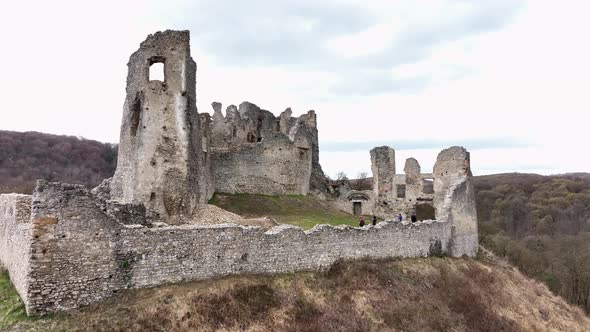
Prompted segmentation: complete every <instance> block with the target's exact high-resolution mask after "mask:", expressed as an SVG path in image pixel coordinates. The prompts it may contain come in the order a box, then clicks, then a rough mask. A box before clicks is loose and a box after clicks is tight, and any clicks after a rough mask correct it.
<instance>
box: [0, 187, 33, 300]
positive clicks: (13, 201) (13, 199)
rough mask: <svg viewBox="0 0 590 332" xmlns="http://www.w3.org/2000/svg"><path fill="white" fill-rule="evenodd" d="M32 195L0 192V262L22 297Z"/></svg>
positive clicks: (25, 272) (28, 248)
mask: <svg viewBox="0 0 590 332" xmlns="http://www.w3.org/2000/svg"><path fill="white" fill-rule="evenodd" d="M30 218H31V195H20V194H1V195H0V265H1V266H3V267H4V268H6V270H8V274H9V275H10V280H12V283H13V284H14V287H15V288H16V291H17V292H18V294H19V295H20V296H21V298H23V299H26V298H27V290H28V284H29V279H28V275H27V272H28V268H29V265H28V262H29V251H30V249H31V222H30Z"/></svg>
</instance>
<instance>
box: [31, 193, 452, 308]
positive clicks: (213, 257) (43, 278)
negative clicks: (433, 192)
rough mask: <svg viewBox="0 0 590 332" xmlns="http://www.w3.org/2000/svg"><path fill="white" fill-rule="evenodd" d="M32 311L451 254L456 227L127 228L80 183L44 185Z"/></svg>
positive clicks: (38, 207)
mask: <svg viewBox="0 0 590 332" xmlns="http://www.w3.org/2000/svg"><path fill="white" fill-rule="evenodd" d="M33 200H34V203H33V210H34V213H33V220H36V223H37V224H38V225H39V226H38V227H37V232H36V234H37V236H38V237H37V238H36V239H35V240H34V245H33V254H32V256H31V274H30V276H31V281H30V287H29V292H28V293H29V299H28V300H27V301H26V303H27V310H28V312H29V313H30V314H33V313H34V314H40V313H47V312H54V311H61V310H66V309H71V308H75V307H78V306H81V305H86V304H89V303H93V302H97V301H100V300H102V299H104V298H107V297H109V296H112V295H113V294H114V293H115V292H117V291H119V290H121V289H126V288H141V287H149V286H156V285H160V284H165V283H172V282H180V281H189V280H198V279H205V278H211V277H216V276H223V275H229V274H241V273H282V272H295V271H303V270H318V269H321V268H323V267H326V266H329V265H330V264H332V263H334V262H335V261H337V260H338V259H356V258H364V257H369V258H385V257H417V256H427V255H429V254H433V253H435V251H433V250H435V249H436V248H437V247H440V248H441V250H443V251H445V250H447V247H448V245H449V238H450V227H449V226H450V224H447V223H437V222H433V223H418V224H415V225H402V224H399V223H385V222H384V223H380V224H378V225H377V226H376V227H372V226H368V227H364V228H352V227H349V226H339V227H332V226H326V225H322V226H316V228H314V229H312V230H310V231H307V232H304V231H303V230H302V229H300V228H298V227H295V226H289V225H281V226H277V227H274V228H272V229H271V230H269V231H265V230H263V229H261V228H258V227H243V226H231V225H216V226H196V225H190V226H170V227H162V228H148V227H143V226H139V225H136V226H131V225H123V224H121V223H118V222H116V221H115V220H113V219H112V218H111V217H109V216H108V215H107V214H105V213H104V212H103V211H102V209H101V203H100V201H99V200H98V199H97V198H95V197H93V196H92V194H90V193H89V192H88V191H87V190H86V189H85V188H83V187H82V186H77V185H67V184H61V183H47V182H44V181H40V182H38V187H37V189H36V191H35V193H34V199H33Z"/></svg>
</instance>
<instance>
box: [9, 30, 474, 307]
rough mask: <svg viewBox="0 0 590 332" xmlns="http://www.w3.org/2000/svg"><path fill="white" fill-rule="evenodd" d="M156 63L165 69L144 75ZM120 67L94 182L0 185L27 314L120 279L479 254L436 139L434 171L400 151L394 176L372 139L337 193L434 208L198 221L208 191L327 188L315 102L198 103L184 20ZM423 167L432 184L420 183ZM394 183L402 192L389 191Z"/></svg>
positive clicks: (72, 301) (461, 188) (462, 174)
mask: <svg viewBox="0 0 590 332" xmlns="http://www.w3.org/2000/svg"><path fill="white" fill-rule="evenodd" d="M158 62H159V63H163V64H164V80H163V81H156V80H150V77H149V74H148V73H149V67H150V65H152V64H153V63H158ZM128 66H129V75H128V79H127V97H126V100H125V106H124V110H123V121H122V125H121V145H120V153H119V163H118V165H117V171H116V173H115V176H114V177H113V178H112V179H106V180H105V181H104V182H103V183H102V184H101V185H100V186H98V187H97V188H94V189H92V190H89V189H87V188H85V187H84V186H81V185H72V184H65V183H60V182H47V181H45V180H39V181H37V185H36V188H35V190H34V192H33V193H32V195H17V194H2V195H0V263H1V265H2V266H3V267H4V268H6V269H7V270H8V272H9V275H10V278H11V280H12V281H13V283H14V285H15V288H16V290H17V292H18V293H19V295H20V296H21V298H22V299H23V301H24V303H25V306H26V310H27V313H28V314H46V313H51V312H59V311H64V310H69V309H73V308H78V307H80V306H84V305H88V304H91V303H95V302H98V301H101V300H103V299H106V298H108V297H110V296H112V295H113V294H115V293H117V292H119V291H122V290H125V289H132V288H143V287H153V286H157V285H162V284H168V283H175V282H182V281H189V280H201V279H206V278H214V277H220V276H225V275H232V274H241V273H248V274H257V273H258V274H266V273H285V272H296V271H314V270H320V269H323V268H325V267H328V266H330V265H331V264H332V263H334V262H336V261H338V260H341V259H359V258H385V257H420V256H429V255H440V254H448V255H450V256H454V257H460V256H462V255H468V256H474V255H475V254H476V253H477V248H478V235H477V223H476V214H475V198H474V191H473V185H472V183H471V171H470V160H469V153H468V152H467V151H466V150H465V149H463V148H461V147H452V148H449V149H446V150H444V151H442V152H441V153H440V154H439V156H438V158H437V162H436V164H435V166H434V172H433V174H422V173H420V166H419V164H418V163H417V161H415V160H408V161H407V162H406V165H405V167H404V170H405V172H406V174H405V175H400V174H395V151H394V150H393V149H391V148H389V147H380V148H377V149H374V150H373V151H371V159H372V162H373V172H374V175H375V176H374V181H375V184H374V187H375V190H374V191H372V190H369V191H356V190H349V191H348V192H346V193H342V197H343V199H344V201H340V202H339V203H341V204H342V206H344V205H347V206H348V204H364V203H363V202H365V203H366V202H370V203H369V206H371V208H372V209H374V212H375V213H376V214H379V215H383V216H386V217H388V216H391V213H394V212H397V211H398V210H399V206H400V205H399V204H402V205H403V204H405V205H403V206H405V208H408V209H412V208H416V206H418V205H416V202H417V201H420V202H426V203H429V204H431V205H432V206H433V207H434V208H435V209H436V220H427V221H423V222H417V223H413V224H412V223H397V222H391V221H385V222H381V223H379V224H377V225H376V226H372V225H371V226H367V227H364V228H357V227H350V226H338V227H332V226H327V225H317V226H315V227H314V228H313V229H311V230H309V231H303V230H302V229H301V228H298V227H295V226H290V225H279V226H275V227H272V228H271V229H269V230H266V229H264V228H262V227H257V226H240V225H237V223H238V222H237V221H236V224H234V223H231V224H217V225H210V223H211V222H208V220H196V218H201V219H207V217H199V216H202V215H206V214H198V213H196V212H195V211H200V210H199V208H200V207H202V204H203V203H205V202H206V200H207V199H208V198H209V197H210V196H211V195H212V193H213V192H214V191H215V190H217V191H225V192H252V193H264V194H293V193H296V194H307V193H310V192H312V193H313V192H315V193H321V194H324V195H325V194H327V193H328V192H329V190H327V189H326V188H328V182H327V180H326V179H325V177H324V175H323V172H322V170H321V167H320V165H319V147H318V132H317V122H316V121H317V120H316V114H315V112H313V111H310V112H308V113H307V114H303V115H301V116H299V117H293V116H292V112H291V110H290V109H287V110H286V111H285V112H283V113H282V114H281V115H280V116H279V117H275V116H274V115H273V114H272V113H270V112H268V111H265V110H261V109H260V108H258V107H257V106H256V105H254V104H251V103H242V104H241V105H240V106H239V108H236V107H235V106H230V107H228V109H227V111H226V115H225V116H223V114H222V113H221V104H219V103H213V108H214V113H213V116H209V115H208V114H206V113H203V114H198V113H197V109H196V106H195V98H196V88H195V84H196V83H195V74H196V64H195V62H194V61H193V60H192V58H191V57H190V48H189V33H188V31H165V32H158V33H156V34H154V35H150V36H149V37H148V38H147V39H146V41H144V42H143V43H142V44H141V46H140V49H139V50H138V51H137V52H135V53H134V54H133V55H132V56H131V58H130V61H129V64H128ZM427 179H434V183H433V193H426V192H425V191H426V189H425V188H426V185H425V182H423V181H425V180H427ZM402 183H403V185H405V187H404V190H405V192H404V195H405V197H407V199H406V198H400V197H398V196H399V193H400V192H398V187H397V186H398V185H402ZM399 188H401V187H399ZM410 199H412V200H415V202H409V200H410ZM357 206H358V205H357ZM408 211H409V210H408ZM228 218H229V219H231V218H232V217H231V214H230V217H228ZM236 218H237V217H236ZM230 221H231V220H230Z"/></svg>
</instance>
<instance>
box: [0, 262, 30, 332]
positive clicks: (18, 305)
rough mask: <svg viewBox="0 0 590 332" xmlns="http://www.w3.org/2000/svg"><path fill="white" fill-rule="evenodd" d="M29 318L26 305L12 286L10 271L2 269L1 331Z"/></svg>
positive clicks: (0, 272)
mask: <svg viewBox="0 0 590 332" xmlns="http://www.w3.org/2000/svg"><path fill="white" fill-rule="evenodd" d="M27 319H28V317H27V314H26V312H25V305H24V304H23V302H22V301H21V299H20V297H19V296H18V294H17V292H16V289H14V287H13V286H12V283H11V282H10V277H9V276H8V272H7V271H5V270H1V269H0V331H4V329H6V328H7V327H8V326H11V325H12V324H14V323H16V322H19V321H23V320H27Z"/></svg>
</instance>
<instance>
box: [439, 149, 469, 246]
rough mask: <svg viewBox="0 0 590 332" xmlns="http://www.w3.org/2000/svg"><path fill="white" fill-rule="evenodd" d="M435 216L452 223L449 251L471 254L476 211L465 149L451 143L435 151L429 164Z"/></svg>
mask: <svg viewBox="0 0 590 332" xmlns="http://www.w3.org/2000/svg"><path fill="white" fill-rule="evenodd" d="M432 173H433V176H434V205H435V206H436V207H437V211H436V219H437V220H438V221H446V222H450V223H452V225H453V227H452V230H451V232H452V233H451V236H452V244H451V248H450V254H451V255H452V256H455V257H458V256H462V255H468V256H475V255H476V254H477V249H478V231H477V211H476V208H475V190H474V188H473V183H472V174H471V165H470V156H469V152H468V151H467V150H465V148H463V147H459V146H453V147H450V148H448V149H445V150H443V151H441V153H439V155H438V157H437V158H436V163H435V164H434V167H433V172H432Z"/></svg>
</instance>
